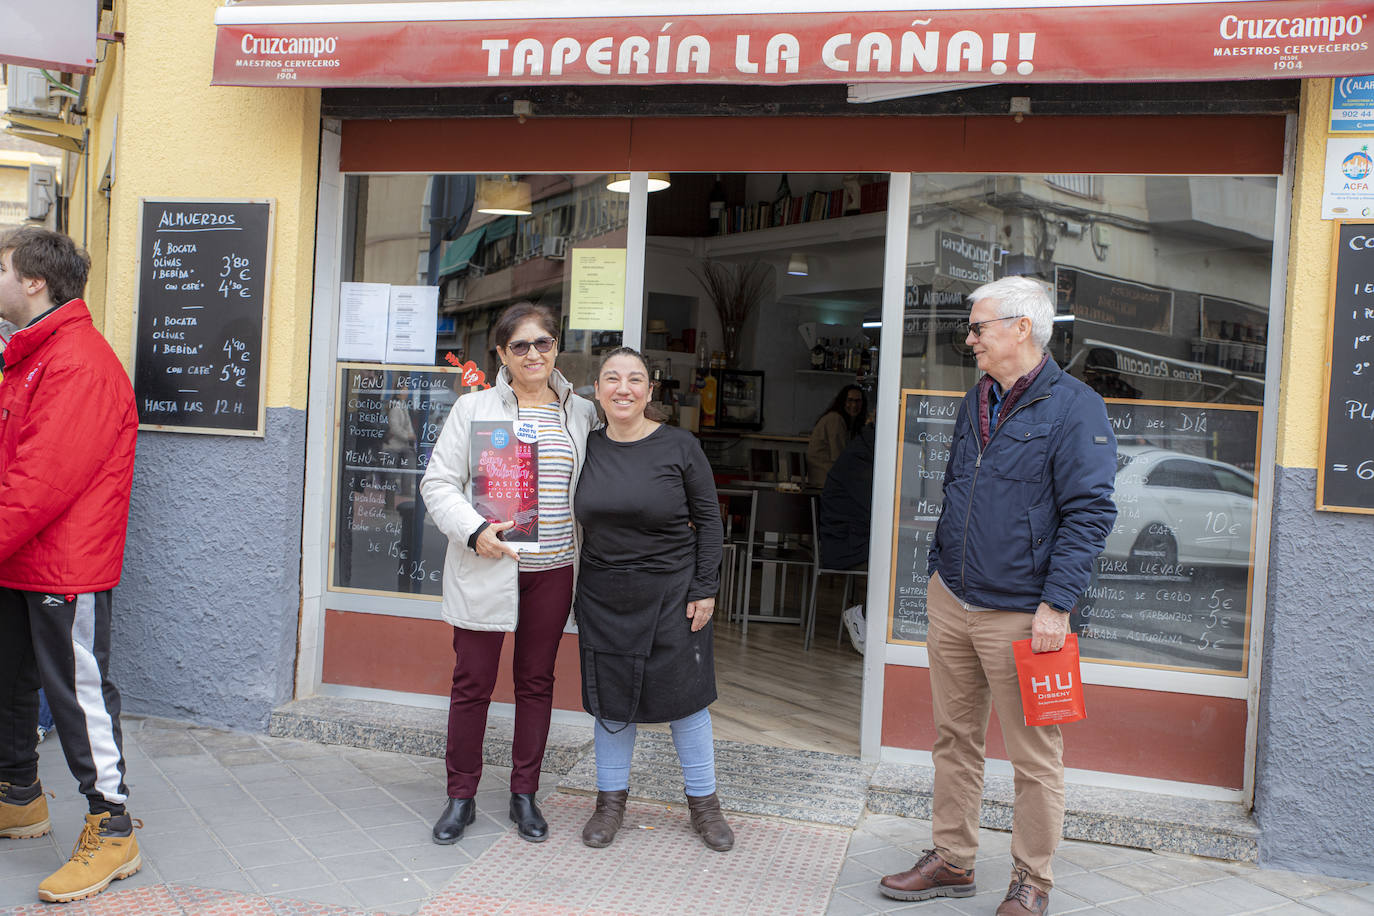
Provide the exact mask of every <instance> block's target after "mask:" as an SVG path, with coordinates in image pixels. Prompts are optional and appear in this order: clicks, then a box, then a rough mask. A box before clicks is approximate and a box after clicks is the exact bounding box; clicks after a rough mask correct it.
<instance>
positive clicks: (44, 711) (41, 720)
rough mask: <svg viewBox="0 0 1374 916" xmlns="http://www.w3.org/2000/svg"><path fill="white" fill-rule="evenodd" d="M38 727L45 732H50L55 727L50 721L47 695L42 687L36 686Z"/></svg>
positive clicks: (50, 715)
mask: <svg viewBox="0 0 1374 916" xmlns="http://www.w3.org/2000/svg"><path fill="white" fill-rule="evenodd" d="M38 727H39V728H41V729H43V731H45V732H50V731H52V730H53V728H54V727H55V726H54V725H53V721H52V709H51V708H49V706H48V695H47V694H46V693H44V692H43V688H42V687H39V688H38Z"/></svg>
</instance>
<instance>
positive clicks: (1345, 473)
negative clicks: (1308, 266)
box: [1317, 222, 1374, 513]
mask: <svg viewBox="0 0 1374 916" xmlns="http://www.w3.org/2000/svg"><path fill="white" fill-rule="evenodd" d="M1335 236H1336V237H1335V240H1334V248H1333V250H1332V252H1331V303H1330V309H1329V311H1330V313H1331V327H1330V330H1329V331H1328V332H1327V338H1326V346H1327V350H1326V411H1325V413H1324V414H1323V415H1322V439H1321V445H1322V447H1321V464H1320V465H1319V466H1318V467H1317V508H1318V509H1333V510H1338V511H1341V512H1368V513H1374V223H1354V222H1339V223H1337V224H1336V233H1335Z"/></svg>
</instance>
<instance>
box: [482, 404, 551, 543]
mask: <svg viewBox="0 0 1374 916" xmlns="http://www.w3.org/2000/svg"><path fill="white" fill-rule="evenodd" d="M469 435H470V436H471V441H470V443H469V448H468V455H469V456H470V458H469V461H470V467H469V470H470V472H471V473H470V475H469V476H470V479H471V481H472V484H471V487H472V493H471V497H470V498H471V501H472V505H473V508H475V509H476V510H477V511H478V512H479V513H480V514H481V515H482V517H483V518H485V519H486V520H487V521H489V522H492V523H493V524H495V523H499V522H514V523H515V524H514V525H512V526H511V527H510V528H508V529H506V531H504V532H503V533H502V535H501V539H502V540H503V541H505V542H506V543H507V544H510V545H511V546H512V547H514V548H515V549H516V550H538V549H539V443H538V442H537V441H536V440H535V431H534V428H533V424H530V423H521V422H512V421H508V420H473V421H472V423H471V426H470V430H469Z"/></svg>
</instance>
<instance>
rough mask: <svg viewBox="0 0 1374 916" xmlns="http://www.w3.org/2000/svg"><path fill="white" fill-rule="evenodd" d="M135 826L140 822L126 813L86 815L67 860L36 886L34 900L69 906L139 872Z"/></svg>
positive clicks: (140, 857) (140, 825)
mask: <svg viewBox="0 0 1374 916" xmlns="http://www.w3.org/2000/svg"><path fill="white" fill-rule="evenodd" d="M135 826H138V827H142V826H143V822H142V821H135V820H133V819H132V818H130V817H129V815H128V814H127V813H125V814H120V815H112V814H110V813H109V812H108V811H105V812H102V813H100V814H88V815H86V826H85V827H83V828H81V836H80V837H79V838H77V841H76V846H75V848H73V849H72V857H71V859H69V860H68V861H67V864H66V865H63V866H62V867H61V868H59V869H58V870H57V871H55V872H53V873H52V874H51V875H49V876H48V877H47V879H46V880H44V882H43V883H42V884H40V885H38V899H39V900H46V901H48V902H49V903H70V902H71V901H73V900H81V899H82V898H84V897H93V896H95V895H96V894H98V893H100V892H101V891H103V890H104V889H105V888H107V887H109V886H110V882H111V881H113V880H114V879H116V878H127V877H129V876H130V875H132V874H133V873H135V872H136V871H138V870H139V869H140V868H142V867H143V856H142V855H140V854H139V851H138V840H137V839H135V838H134V827H135Z"/></svg>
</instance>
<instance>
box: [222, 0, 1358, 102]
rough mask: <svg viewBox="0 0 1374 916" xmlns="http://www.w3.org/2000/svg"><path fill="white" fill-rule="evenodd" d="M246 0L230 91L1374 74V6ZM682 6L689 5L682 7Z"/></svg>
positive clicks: (1072, 0)
mask: <svg viewBox="0 0 1374 916" xmlns="http://www.w3.org/2000/svg"><path fill="white" fill-rule="evenodd" d="M569 6H571V4H568V3H567V2H566V0H414V2H386V0H370V2H369V0H336V2H332V3H311V2H301V0H241V2H239V3H234V4H232V5H229V6H225V7H222V8H221V9H219V10H218V11H217V12H216V14H215V23H216V25H217V27H218V28H217V31H218V36H217V39H216V44H215V69H214V79H213V82H214V83H216V84H220V85H231V86H354V87H361V86H389V87H402V86H464V85H482V84H494V85H520V84H522V83H523V84H530V85H545V84H557V83H574V84H603V85H606V84H619V85H653V84H664V83H750V84H759V83H767V84H775V85H782V84H788V83H948V82H966V83H967V82H974V83H998V82H1005V83H1062V82H1075V81H1087V82H1138V81H1161V80H1163V81H1185V80H1223V79H1272V78H1289V77H1323V76H1354V75H1364V74H1368V73H1371V72H1374V52H1371V50H1370V41H1371V36H1372V35H1374V24H1371V23H1370V22H1369V21H1368V20H1369V14H1370V12H1371V8H1372V5H1371V3H1370V2H1369V0H1195V2H1183V0H1164V2H1154V3H1143V2H1135V0H1117V2H1116V3H1113V4H1110V5H1108V4H1104V3H1087V2H1083V0H1041V2H1025V3H1021V4H1019V5H1018V6H1017V7H1015V8H1008V7H990V0H981V2H980V0H945V2H941V3H936V4H932V5H930V6H926V7H924V8H919V9H912V8H909V7H901V6H898V5H897V4H894V3H886V2H883V0H868V2H860V3H843V2H835V0H831V2H818V0H795V2H774V3H764V2H758V0H755V2H752V3H750V2H745V0H696V2H693V3H690V4H685V3H683V2H682V0H677V2H663V0H657V2H655V0H594V2H591V3H588V4H587V6H588V7H590V8H592V9H593V10H594V13H595V14H594V15H589V16H583V17H579V16H570V15H568V9H569ZM687 7H690V8H691V11H687V9H686V8H687Z"/></svg>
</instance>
